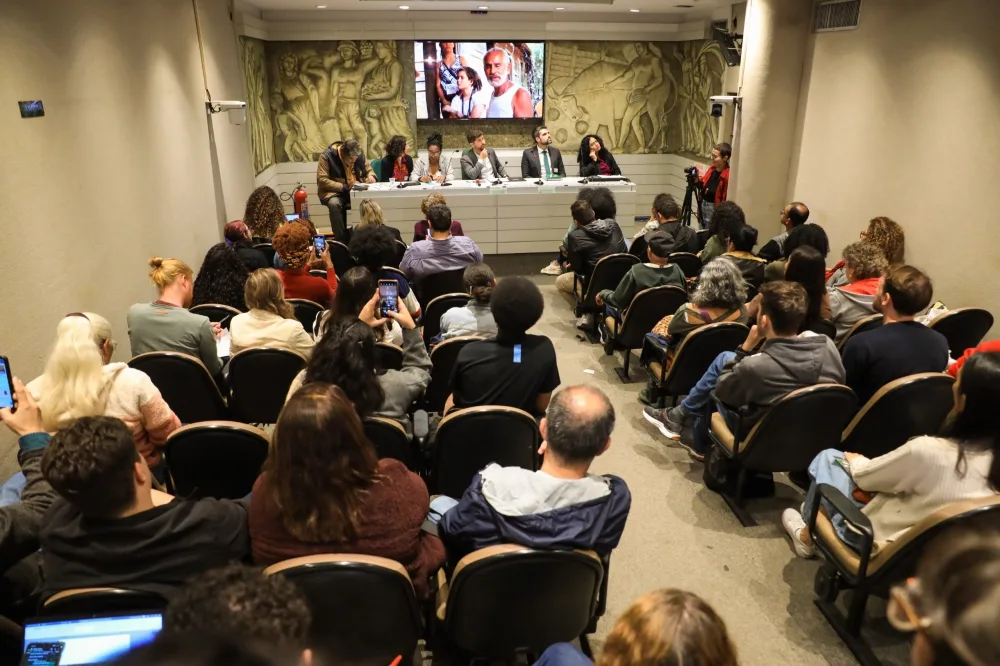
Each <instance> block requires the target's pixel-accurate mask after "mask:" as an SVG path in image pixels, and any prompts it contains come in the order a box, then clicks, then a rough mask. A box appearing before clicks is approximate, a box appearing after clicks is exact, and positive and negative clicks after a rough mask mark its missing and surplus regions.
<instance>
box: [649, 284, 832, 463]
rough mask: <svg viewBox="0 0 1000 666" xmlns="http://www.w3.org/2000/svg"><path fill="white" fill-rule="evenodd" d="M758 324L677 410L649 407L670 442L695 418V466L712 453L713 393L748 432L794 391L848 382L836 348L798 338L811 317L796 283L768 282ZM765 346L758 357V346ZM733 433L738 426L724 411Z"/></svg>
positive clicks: (810, 336)
mask: <svg viewBox="0 0 1000 666" xmlns="http://www.w3.org/2000/svg"><path fill="white" fill-rule="evenodd" d="M761 295H762V297H761V302H760V314H759V315H758V317H757V324H756V325H755V326H754V327H753V328H751V329H750V334H749V335H748V336H747V339H746V340H745V341H744V342H743V345H742V346H740V347H739V348H738V349H737V350H736V351H735V352H722V353H721V354H719V355H718V356H717V357H716V358H715V361H713V362H712V365H711V366H709V368H708V370H707V371H706V372H705V374H704V375H703V376H702V378H701V379H700V380H698V384H697V385H696V386H695V387H694V388H693V389H692V390H691V393H690V394H688V397H687V398H685V400H684V401H683V402H682V403H681V404H680V405H677V406H676V407H674V408H672V409H670V410H666V409H653V408H652V407H646V408H645V410H644V411H643V415H644V416H645V418H646V420H647V421H649V422H650V423H652V424H653V425H655V426H656V427H657V428H659V430H660V432H661V433H663V435H664V436H665V437H667V438H669V439H675V440H679V439H680V435H681V431H682V430H683V427H684V424H685V422H686V421H687V420H688V419H689V418H691V417H692V416H694V417H695V418H694V442H693V446H691V447H688V446H686V445H684V444H682V446H684V447H685V448H687V449H688V450H689V452H690V453H691V455H692V456H693V457H694V458H695V459H696V460H703V459H704V456H705V454H706V453H707V452H708V445H709V442H708V422H709V420H710V418H711V414H712V412H714V411H715V409H714V406H713V403H712V401H711V397H712V393H713V390H714V396H715V397H716V398H718V400H719V401H720V402H722V403H723V404H724V405H727V406H730V407H733V408H739V409H740V413H741V416H742V424H743V427H744V431H745V432H748V431H749V429H750V428H752V427H753V425H754V424H755V423H756V422H757V420H759V419H760V417H761V416H763V415H764V413H765V412H766V411H767V410H768V408H770V407H771V406H772V405H773V404H774V403H776V402H777V401H779V400H781V398H783V397H785V396H786V395H788V394H789V393H791V392H792V391H794V390H796V389H800V388H804V387H806V386H813V385H814V384H822V383H834V384H841V383H843V381H844V366H843V364H842V363H841V362H840V354H838V353H837V348H836V347H835V346H834V344H833V341H831V340H830V339H829V338H828V337H826V336H825V335H816V334H815V333H810V332H806V333H802V334H801V335H800V334H799V333H798V331H799V327H800V326H801V324H802V321H803V320H804V319H805V317H806V309H807V304H808V300H809V297H808V296H807V295H806V290H805V289H803V288H802V285H800V284H798V283H796V282H784V281H782V282H769V283H768V284H766V285H764V286H763V287H762V288H761ZM761 342H763V343H764V344H763V346H762V347H761V349H760V351H759V352H755V350H756V348H757V346H758V345H759V344H760V343H761ZM722 416H723V417H724V418H725V419H726V422H727V423H728V424H729V427H730V428H735V427H736V425H735V420H734V418H733V417H732V416H731V415H730V414H729V413H728V411H727V410H723V412H722Z"/></svg>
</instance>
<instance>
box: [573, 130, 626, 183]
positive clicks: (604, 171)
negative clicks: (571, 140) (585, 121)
mask: <svg viewBox="0 0 1000 666" xmlns="http://www.w3.org/2000/svg"><path fill="white" fill-rule="evenodd" d="M576 161H577V164H579V165H580V175H581V176H583V177H584V178H586V177H588V176H620V175H622V170H621V169H619V168H618V163H617V162H615V157H614V155H612V154H611V151H610V150H608V149H607V148H605V146H604V139H602V138H601V137H599V136H597V135H596V134H588V135H587V136H585V137H583V140H582V141H581V142H580V152H579V153H577V156H576Z"/></svg>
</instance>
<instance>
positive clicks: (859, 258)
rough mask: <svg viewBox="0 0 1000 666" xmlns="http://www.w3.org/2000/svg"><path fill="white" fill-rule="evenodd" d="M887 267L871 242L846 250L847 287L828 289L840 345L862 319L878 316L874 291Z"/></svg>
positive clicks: (832, 318) (855, 245) (858, 244)
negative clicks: (873, 315) (876, 314)
mask: <svg viewBox="0 0 1000 666" xmlns="http://www.w3.org/2000/svg"><path fill="white" fill-rule="evenodd" d="M887 268H888V265H887V264H886V262H885V257H884V256H883V255H882V252H881V251H880V250H879V249H878V248H877V247H876V246H874V245H872V244H870V243H864V242H860V243H851V244H850V245H848V246H847V247H845V248H844V275H846V276H847V284H845V285H843V286H840V287H828V289H829V291H830V321H832V322H833V323H834V325H835V326H836V327H837V342H840V341H841V340H842V339H843V338H844V336H845V335H847V332H848V331H849V330H851V327H852V326H854V325H855V324H856V323H858V322H859V321H860V320H862V319H864V318H865V317H867V316H869V315H872V314H875V305H874V299H875V292H876V291H878V285H879V278H881V277H882V275H883V274H884V273H885V272H886V269H887ZM829 284H830V283H829V282H827V285H829Z"/></svg>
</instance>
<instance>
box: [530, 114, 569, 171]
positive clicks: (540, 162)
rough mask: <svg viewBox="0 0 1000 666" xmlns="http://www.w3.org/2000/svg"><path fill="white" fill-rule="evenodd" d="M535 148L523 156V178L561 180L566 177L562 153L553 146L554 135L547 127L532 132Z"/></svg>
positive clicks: (543, 126) (537, 128)
mask: <svg viewBox="0 0 1000 666" xmlns="http://www.w3.org/2000/svg"><path fill="white" fill-rule="evenodd" d="M531 135H532V137H534V139H535V147H534V148H528V149H527V150H525V151H524V154H523V155H521V177H522V178H561V177H562V176H565V175H566V167H565V165H563V158H562V153H560V152H559V149H558V148H554V147H553V146H552V134H550V133H549V128H547V127H546V126H545V125H542V126H541V127H536V128H535V131H534V132H532V134H531Z"/></svg>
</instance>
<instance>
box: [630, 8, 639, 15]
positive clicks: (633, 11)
mask: <svg viewBox="0 0 1000 666" xmlns="http://www.w3.org/2000/svg"><path fill="white" fill-rule="evenodd" d="M629 11H630V12H632V13H633V14H638V13H639V10H638V9H630V10H629Z"/></svg>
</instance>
